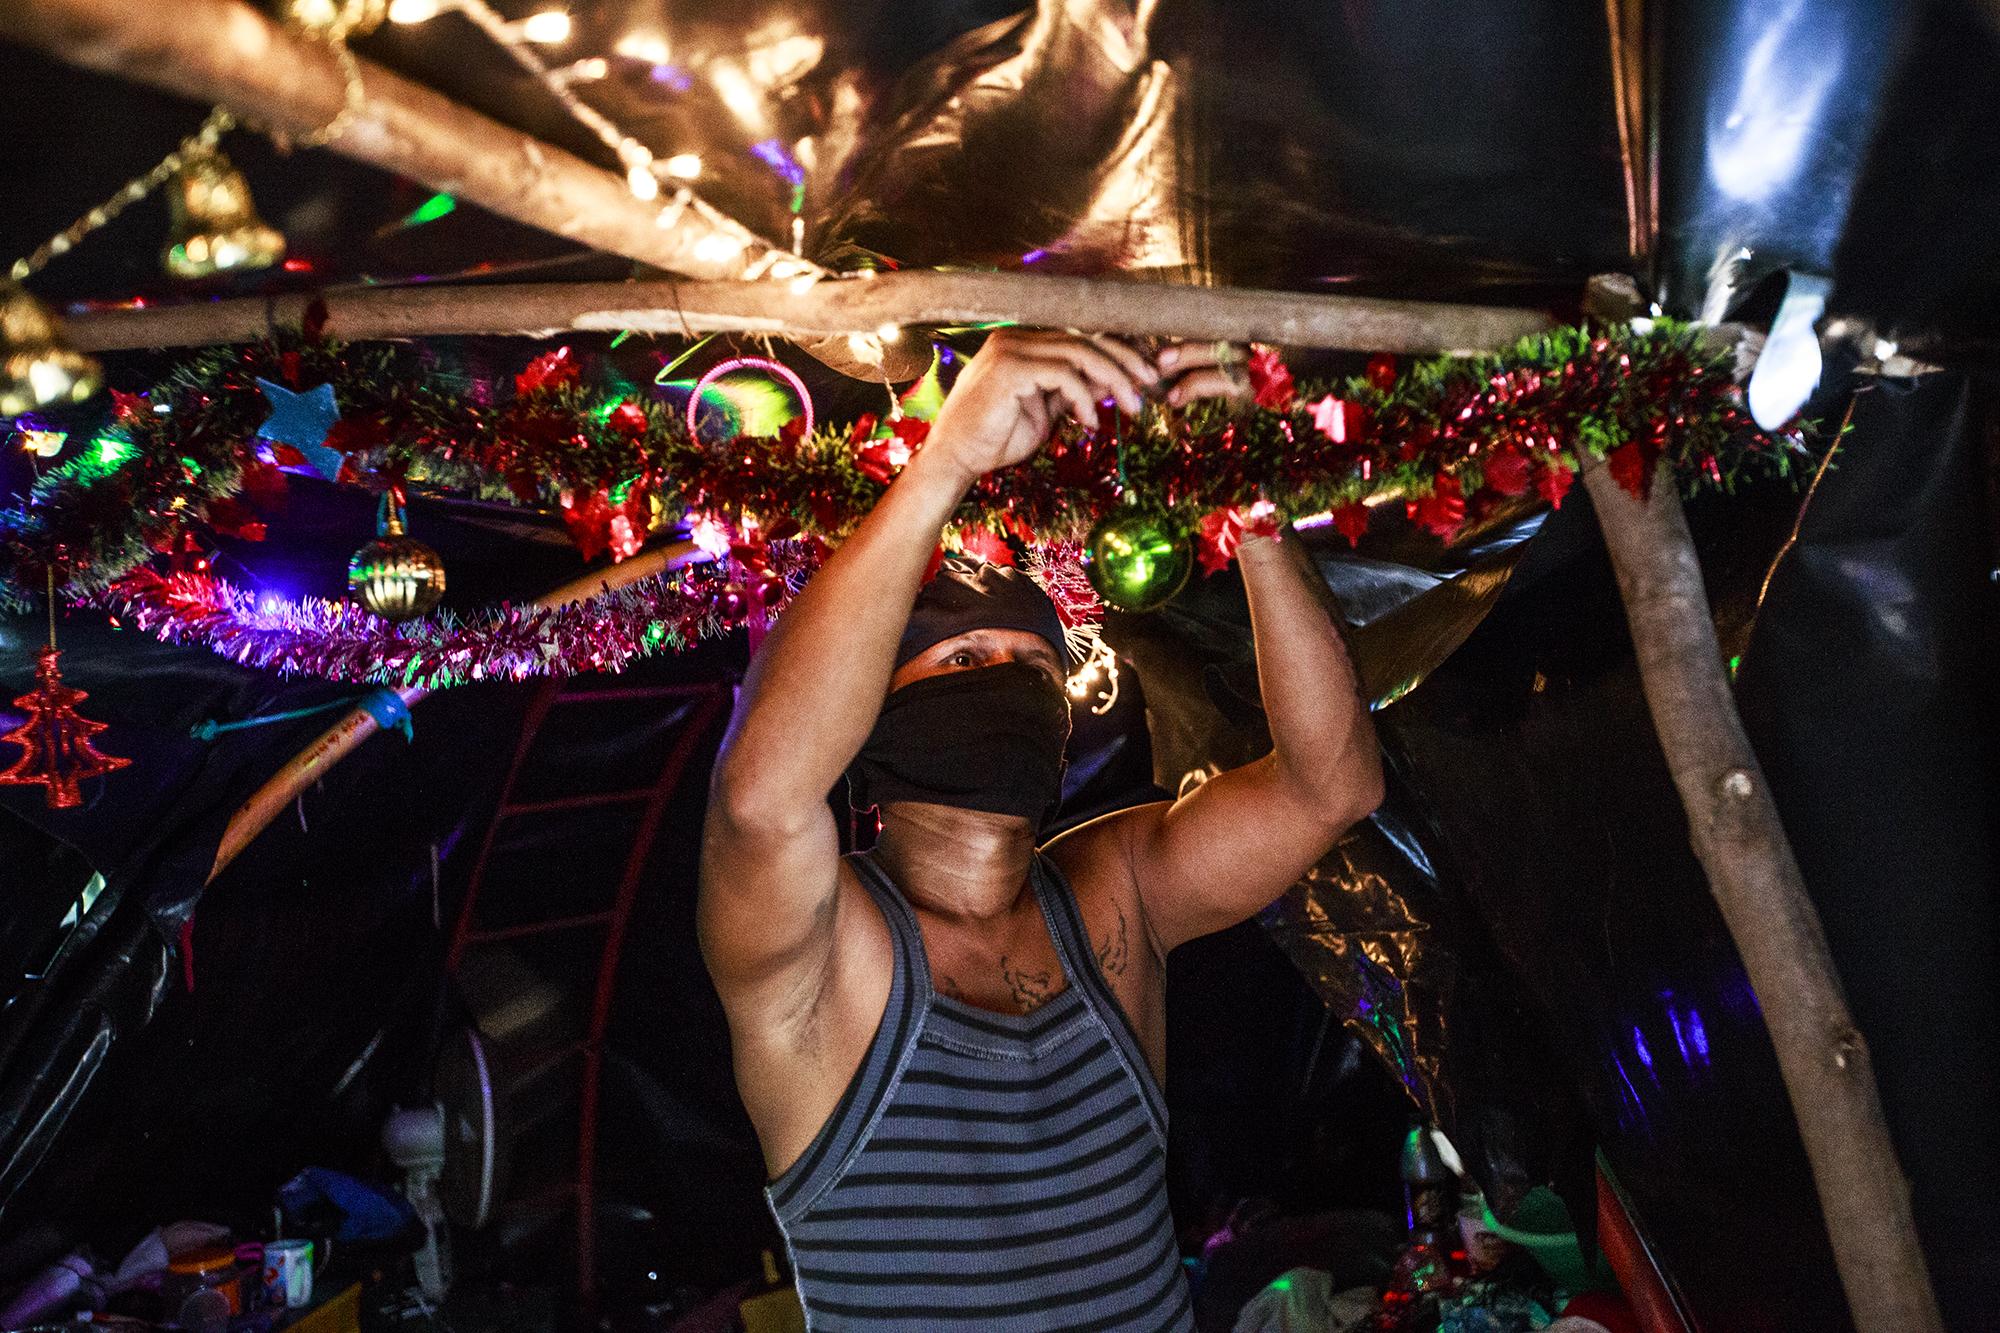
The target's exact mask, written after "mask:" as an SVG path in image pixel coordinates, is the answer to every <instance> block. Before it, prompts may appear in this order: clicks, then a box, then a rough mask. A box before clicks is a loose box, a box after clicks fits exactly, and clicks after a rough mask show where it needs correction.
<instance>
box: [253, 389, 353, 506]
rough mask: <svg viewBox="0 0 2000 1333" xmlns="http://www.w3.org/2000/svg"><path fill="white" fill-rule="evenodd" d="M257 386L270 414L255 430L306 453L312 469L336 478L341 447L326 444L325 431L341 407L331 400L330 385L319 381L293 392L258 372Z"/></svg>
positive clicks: (329, 429) (330, 478)
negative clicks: (315, 386) (313, 387)
mask: <svg viewBox="0 0 2000 1333" xmlns="http://www.w3.org/2000/svg"><path fill="white" fill-rule="evenodd" d="M257 387H258V388H260V389H262V390H263V391H264V397H265V398H266V399H267V400H268V401H269V402H270V404H271V415H270V416H268V417H266V418H264V424H263V425H261V426H259V427H258V428H257V433H258V434H259V435H261V436H263V437H264V438H265V439H267V440H275V441H277V442H278V443H279V444H289V445H291V446H292V448H294V449H296V450H298V451H299V452H300V453H302V454H304V455H305V456H306V461H307V462H308V463H311V464H312V466H313V471H315V472H317V473H319V474H320V475H321V476H322V477H325V478H326V479H327V480H328V481H333V480H334V479H335V478H337V477H339V476H340V464H341V462H342V457H343V456H342V454H341V452H340V450H338V449H329V448H327V447H326V436H327V432H328V431H331V430H332V429H333V423H334V422H336V421H338V420H340V407H339V405H338V404H336V403H335V402H334V401H333V386H332V385H331V384H322V385H320V386H319V387H318V388H317V389H308V390H306V391H305V392H304V393H293V392H292V391H291V390H290V389H287V388H286V387H285V386H284V385H282V384H273V383H271V381H269V380H267V379H265V378H263V377H262V376H261V375H260V376H258V378H257Z"/></svg>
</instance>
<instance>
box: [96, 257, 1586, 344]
mask: <svg viewBox="0 0 2000 1333" xmlns="http://www.w3.org/2000/svg"><path fill="white" fill-rule="evenodd" d="M312 299H313V297H312V295H311V294H298V295H291V296H278V297H272V298H270V299H269V300H265V299H263V298H252V299H247V300H235V301H213V302H204V303H201V304H192V305H184V306H152V307H148V308H145V309H130V310H99V311H89V312H84V313H79V314H74V315H70V316H67V317H66V318H65V319H64V321H63V327H64V329H65V331H66V332H67V334H68V336H69V340H70V341H71V342H72V343H73V344H75V345H76V346H77V347H79V348H81V349H83V350H85V351H91V352H108V351H115V350H119V349H124V348H134V347H178V346H206V345H211V344H216V343H230V342H245V341H249V340H250V339H253V338H261V337H263V336H264V335H265V334H266V333H267V332H269V331H270V330H271V328H272V327H273V326H279V325H290V326H292V327H297V326H298V324H299V322H300V320H301V319H302V318H303V317H304V314H305V308H306V306H307V304H308V303H309V302H310V301H311V300H312ZM322 299H324V300H325V302H326V306H327V314H328V331H329V332H330V333H332V334H333V335H334V336H336V337H341V338H347V339H354V340H361V339H369V338H413V337H422V336H426V335H434V334H472V333H513V334H530V335H536V336H549V335H553V334H558V333H568V332H617V331H619V330H622V329H631V330H633V331H634V332H638V333H657V334H684V333H696V334H700V333H716V332H735V333H761V334H769V335H771V336H774V337H783V338H820V337H827V336H833V335H840V334H849V333H863V334H873V333H874V332H875V331H876V330H877V329H879V328H881V327H882V326H884V325H894V326H895V327H897V328H903V327H912V328H937V327H948V326H951V325H959V324H982V323H986V322H988V321H992V320H1011V321H1014V322H1017V323H1021V324H1028V325H1033V326H1036V327H1040V328H1069V329H1076V330H1078V331H1080V332H1086V333H1119V334H1128V335H1152V336H1158V337H1174V338H1187V339H1191V340H1195V341H1202V342H1212V341H1228V342H1270V343H1277V344H1280V345H1282V346H1286V347H1328V348H1345V349H1350V350H1356V351H1394V352H1410V353H1428V352H1439V351H1449V352H1472V351H1491V350H1494V349H1497V348H1500V347H1505V346H1507V345H1508V344H1509V343H1512V342H1513V341H1515V340H1516V339H1518V338H1522V337H1525V336H1527V335H1528V334H1531V333H1537V332H1540V331H1541V330H1543V329H1546V328H1548V327H1549V326H1550V322H1551V321H1550V320H1549V318H1548V316H1546V315H1544V314H1542V313H1541V312H1540V311H1535V310H1516V309H1508V308H1503V307H1492V306H1472V305H1447V304H1441V303H1437V302H1429V301H1389V300H1376V299H1372V298H1367V297H1357V296H1325V295H1316V294H1311V293H1299V292H1269V291H1244V290H1239V289H1235V288H1226V287H1183V286H1166V285H1162V284H1158V283H1147V282H1136V281H1133V280H1131V279H1125V278H1065V277H1050V276H1045V275H1042V274H1036V273H960V272H935V271H923V270H915V271H909V272H902V273H884V274H881V275H879V276H877V277H874V278H868V279H865V278H862V277H859V276H853V277H847V278H841V279H829V280H824V281H820V282H817V283H814V284H812V285H811V286H805V285H804V284H797V285H796V289H795V284H791V283H769V282H671V281H658V280H652V281H643V282H579V283H521V284H516V285H507V286H501V285H493V284H487V285H474V286H464V287H359V288H343V289H340V290H336V291H330V292H326V293H324V294H323V298H322Z"/></svg>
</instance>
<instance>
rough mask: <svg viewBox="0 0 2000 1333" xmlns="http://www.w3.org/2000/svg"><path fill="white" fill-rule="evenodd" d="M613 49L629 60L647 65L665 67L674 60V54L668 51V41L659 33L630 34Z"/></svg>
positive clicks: (621, 39) (619, 40)
mask: <svg viewBox="0 0 2000 1333" xmlns="http://www.w3.org/2000/svg"><path fill="white" fill-rule="evenodd" d="M611 49H612V51H613V52H615V53H616V54H618V55H621V56H624V57H625V58H626V59H627V60H637V61H639V62H641V63H642V64H647V65H664V64H666V63H667V62H668V61H669V60H671V59H673V54H672V52H670V51H669V50H668V49H667V39H666V38H664V37H662V36H660V34H658V33H657V32H628V33H626V34H625V35H624V36H623V37H620V38H619V39H618V44H617V45H616V46H614V47H612V48H611Z"/></svg>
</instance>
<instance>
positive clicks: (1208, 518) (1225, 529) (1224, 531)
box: [1194, 509, 1242, 577]
mask: <svg viewBox="0 0 2000 1333" xmlns="http://www.w3.org/2000/svg"><path fill="white" fill-rule="evenodd" d="M1241 540H1242V530H1241V528H1239V527H1238V526H1237V524H1236V511H1235V510H1234V509H1215V510H1211V511H1210V512H1208V513H1206V514H1203V515H1202V518H1201V524H1200V526H1198V527H1197V528H1195V530H1194V558H1195V559H1196V560H1198V561H1200V562H1201V572H1202V575H1203V577H1207V576H1209V575H1212V574H1219V573H1221V572H1222V571H1223V570H1225V569H1227V568H1229V562H1230V561H1231V560H1233V559H1235V558H1236V547H1237V544H1238V543H1239V542H1240V541H1241Z"/></svg>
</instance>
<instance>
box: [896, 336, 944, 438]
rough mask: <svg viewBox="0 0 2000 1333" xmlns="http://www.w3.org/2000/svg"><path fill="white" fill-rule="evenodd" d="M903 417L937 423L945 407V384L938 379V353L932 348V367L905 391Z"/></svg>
mask: <svg viewBox="0 0 2000 1333" xmlns="http://www.w3.org/2000/svg"><path fill="white" fill-rule="evenodd" d="M902 401H903V415H904V416H910V417H915V418H916V419H917V420H919V421H935V420H936V419H937V414H938V409H939V408H941V407H943V406H944V383H943V381H942V380H940V379H939V378H938V352H937V348H936V347H933V348H931V367H930V369H929V370H927V371H925V372H924V377H923V378H922V379H920V380H918V381H917V382H916V383H915V384H912V385H911V386H910V387H909V388H908V389H906V390H904V391H903V400H902Z"/></svg>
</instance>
